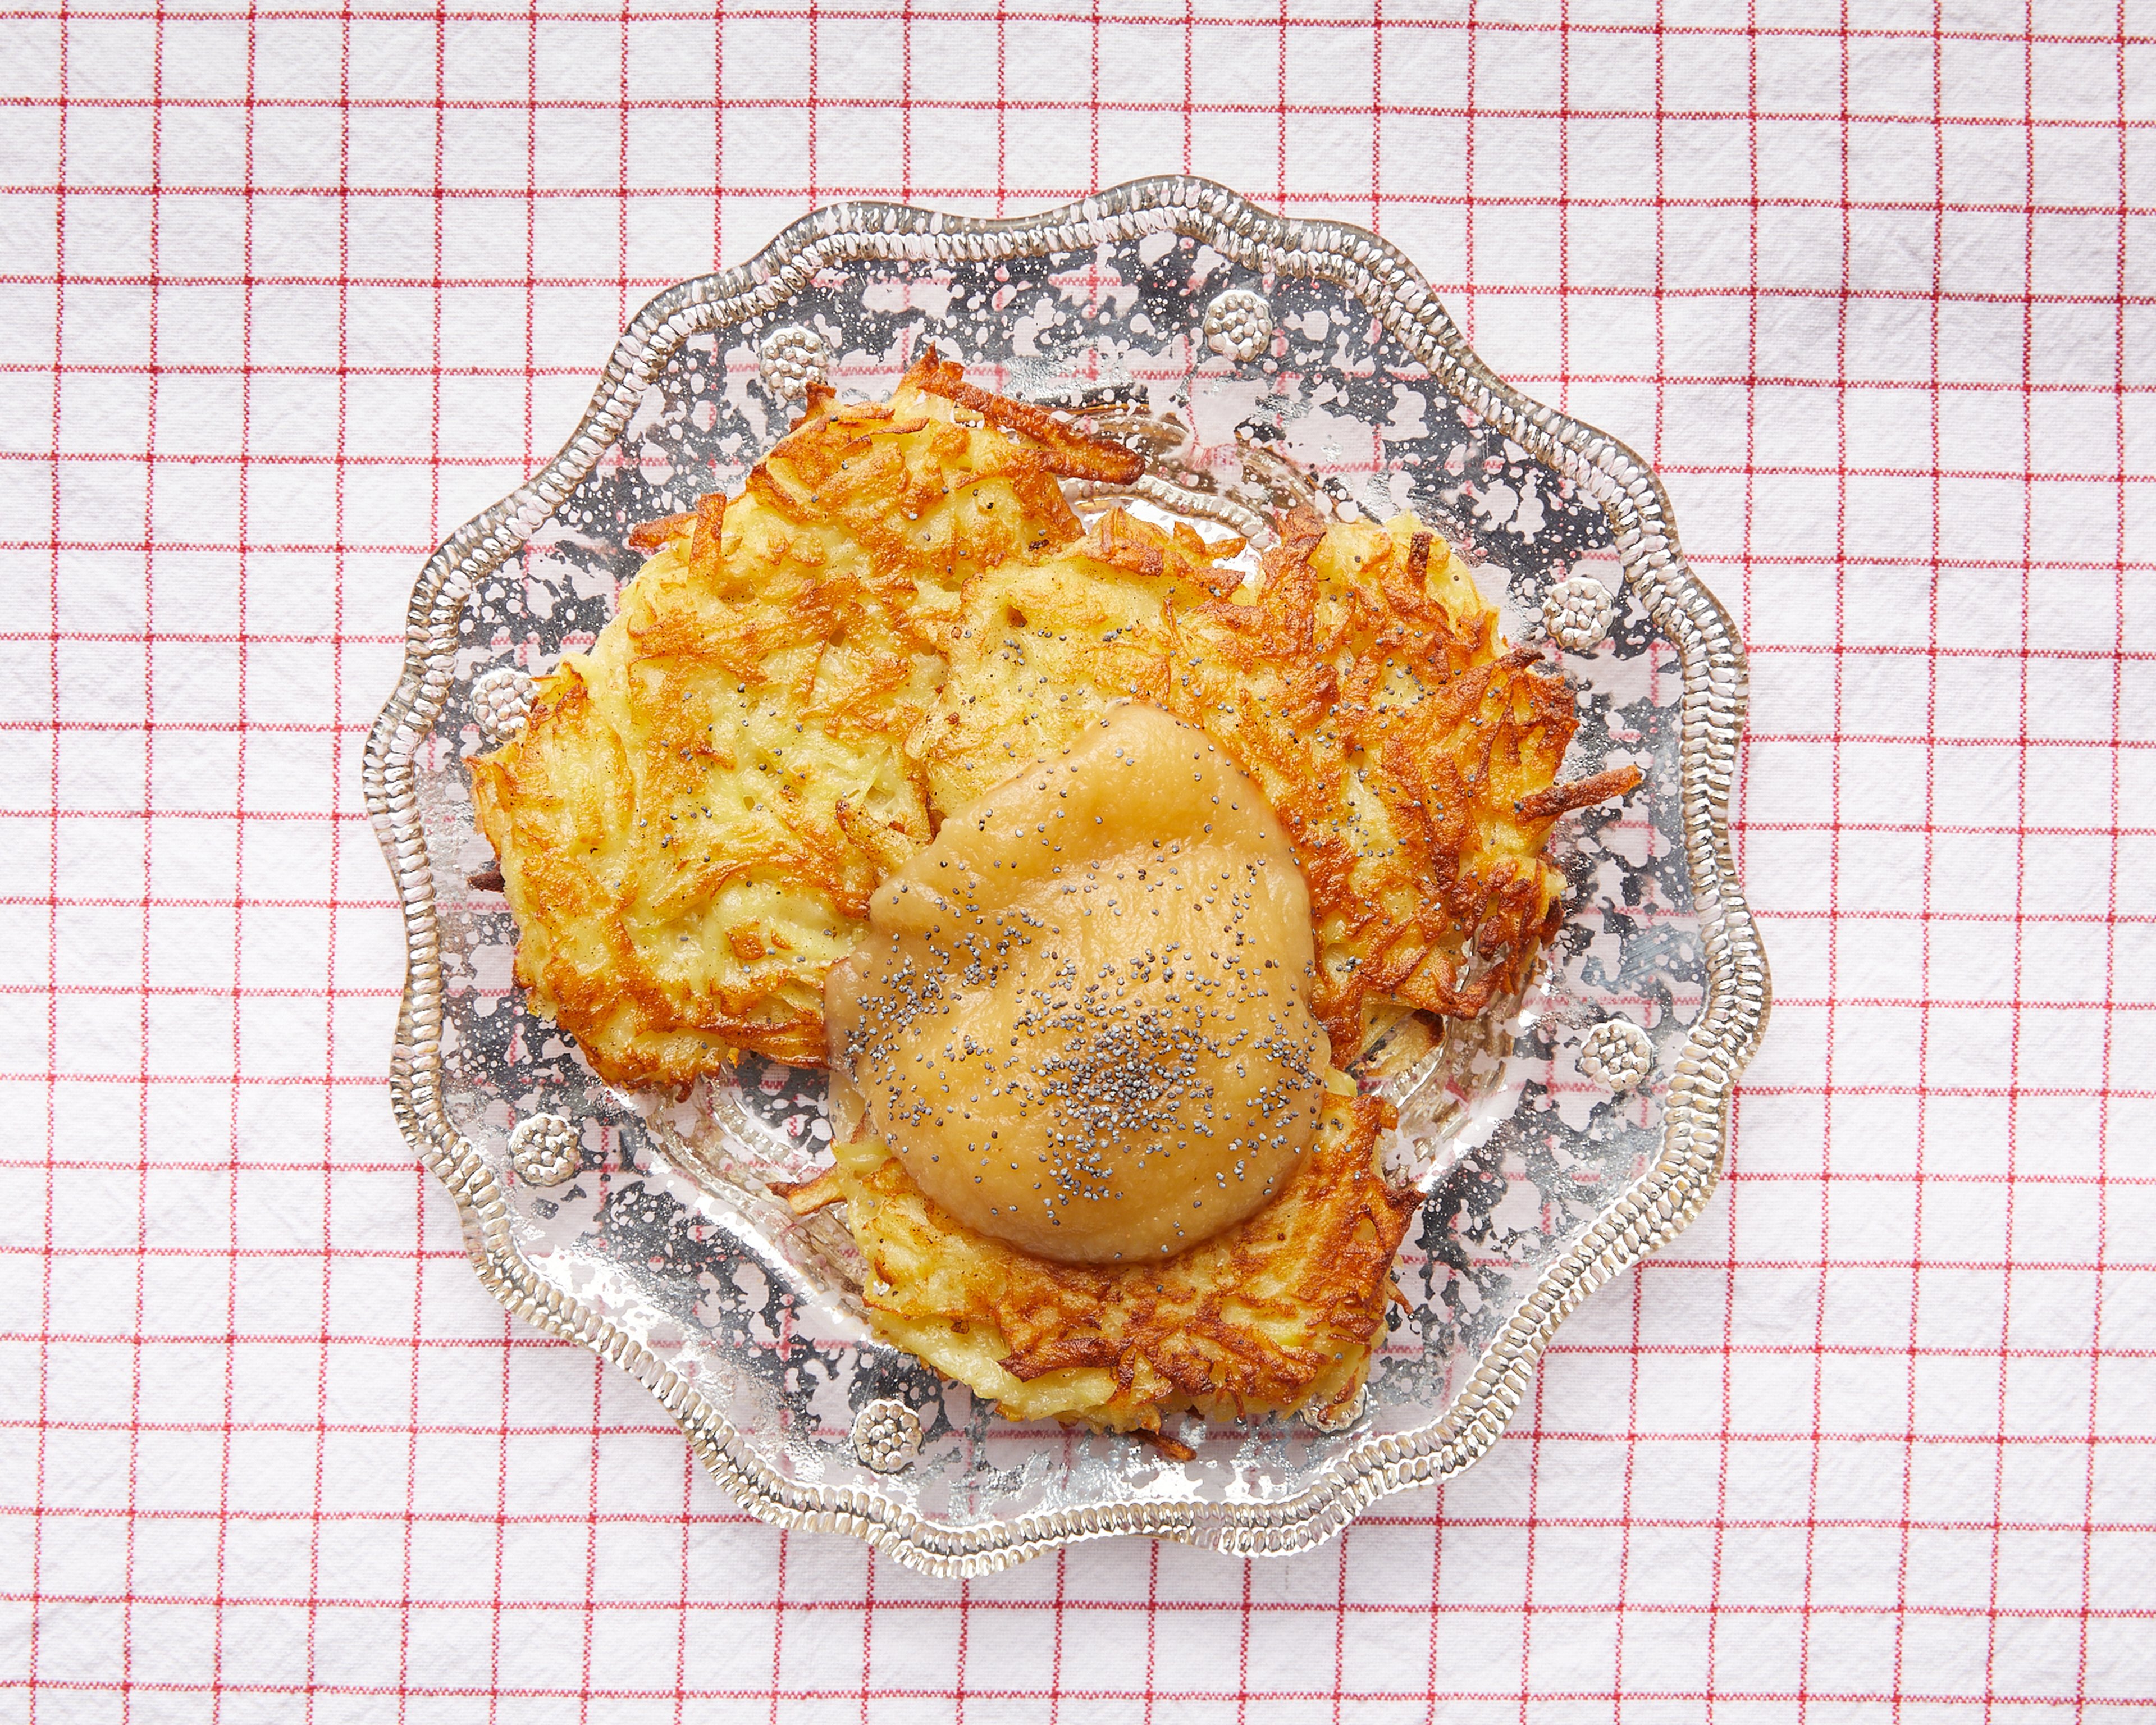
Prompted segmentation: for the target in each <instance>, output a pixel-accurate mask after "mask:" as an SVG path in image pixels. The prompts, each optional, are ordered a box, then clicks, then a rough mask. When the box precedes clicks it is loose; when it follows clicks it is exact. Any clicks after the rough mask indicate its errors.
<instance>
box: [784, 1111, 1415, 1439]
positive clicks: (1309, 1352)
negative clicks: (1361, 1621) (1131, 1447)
mask: <svg viewBox="0 0 2156 1725" xmlns="http://www.w3.org/2000/svg"><path fill="white" fill-rule="evenodd" d="M1335 1082H1336V1083H1337V1084H1340V1085H1342V1086H1345V1083H1346V1081H1345V1080H1342V1079H1339V1078H1338V1077H1337V1075H1336V1077H1335ZM1389 1124H1390V1110H1389V1108H1388V1106H1386V1104H1384V1103H1383V1102H1381V1101H1378V1100H1376V1099H1375V1098H1373V1097H1367V1096H1340V1095H1338V1094H1337V1093H1336V1094H1332V1095H1329V1096H1328V1097H1327V1106H1326V1108H1325V1111H1324V1114H1323V1116H1322V1118H1321V1120H1320V1122H1319V1124H1318V1131H1317V1138H1316V1140H1315V1142H1312V1145H1311V1147H1310V1149H1309V1150H1308V1151H1307V1152H1306V1153H1305V1155H1304V1156H1303V1158H1301V1162H1300V1163H1299V1164H1298V1167H1297V1169H1296V1173H1295V1175H1294V1176H1293V1178H1291V1181H1290V1183H1289V1184H1288V1186H1287V1187H1286V1189H1285V1190H1284V1191H1283V1192H1282V1193H1281V1195H1280V1196H1279V1197H1278V1198H1276V1199H1274V1200H1273V1202H1272V1203H1270V1204H1267V1205H1266V1206H1265V1209H1261V1210H1260V1211H1259V1212H1258V1213H1257V1214H1255V1216H1252V1217H1251V1218H1250V1219H1249V1220H1247V1221H1245V1222H1243V1223H1240V1224H1238V1225H1236V1226H1235V1227H1234V1228H1231V1229H1229V1230H1227V1231H1225V1232H1224V1233H1222V1234H1218V1235H1214V1237H1213V1238H1212V1239H1210V1240H1205V1241H1204V1242H1202V1243H1200V1244H1199V1245H1194V1246H1193V1247H1191V1248H1190V1249H1189V1250H1187V1251H1184V1252H1182V1253H1180V1254H1178V1255H1177V1256H1175V1257H1173V1258H1171V1259H1168V1260H1166V1261H1164V1262H1162V1263H1158V1264H1145V1265H1133V1266H1128V1267H1122V1266H1114V1267H1110V1266H1088V1265H1079V1264H1058V1263H1053V1262H1050V1261H1049V1260H1045V1259H1042V1258H1036V1257H1033V1256H1031V1255H1028V1254H1027V1253H1025V1252H1023V1251H1020V1250H1019V1249H1018V1248H1016V1247H1015V1246H1013V1245H1008V1244H1006V1243H1005V1242H1004V1241H1002V1240H994V1239H992V1238H990V1237H989V1236H988V1235H984V1234H978V1233H976V1232H974V1231H973V1230H971V1229H968V1228H967V1227H965V1226H963V1225H962V1224H960V1223H959V1222H957V1220H955V1219H953V1218H952V1217H951V1216H950V1215H948V1214H946V1213H945V1212H944V1211H942V1209H938V1208H937V1206H936V1205H935V1204H933V1203H932V1202H931V1201H930V1200H929V1199H927V1197H926V1196H924V1195H923V1194H922V1193H921V1189H920V1188H919V1187H917V1186H916V1185H915V1184H914V1183H913V1181H912V1180H911V1178H910V1177H909V1176H908V1175H907V1173H906V1169H905V1168H904V1166H903V1165H902V1164H901V1163H900V1162H899V1160H898V1158H896V1156H895V1155H893V1154H892V1153H891V1150H890V1149H889V1148H888V1147H886V1146H885V1144H884V1142H882V1141H881V1140H880V1139H878V1138H875V1137H864V1138H860V1139H857V1140H855V1142H852V1143H850V1144H846V1145H842V1146H840V1147H839V1150H838V1158H839V1159H838V1163H837V1165H836V1166H835V1167H834V1168H832V1169H831V1170H830V1171H829V1173H825V1174H824V1175H822V1176H821V1177H819V1178H818V1179H817V1180H816V1181H814V1183H811V1184H809V1185H808V1186H805V1187H803V1188H801V1189H798V1191H796V1192H795V1193H794V1194H793V1195H792V1202H793V1206H794V1208H795V1209H797V1210H799V1211H803V1212H807V1211H809V1210H813V1209H817V1208H819V1207H820V1206H822V1205H824V1204H832V1203H837V1202H839V1201H841V1200H843V1201H844V1204H845V1206H846V1222H847V1226H848V1228H849V1229H850V1230H851V1232H852V1234H853V1236H854V1239H855V1241H856V1242H857V1243H858V1244H859V1245H860V1249H861V1251H862V1254H863V1255H864V1256H865V1257H866V1259H867V1260H868V1263H869V1267H870V1272H871V1273H870V1278H869V1280H868V1282H867V1284H866V1286H865V1287H864V1289H863V1291H862V1298H863V1301H865V1304H866V1306H867V1307H868V1311H869V1314H870V1318H871V1320H872V1322H874V1324H875V1327H876V1329H877V1330H878V1331H879V1332H881V1333H882V1335H883V1336H884V1337H885V1338H886V1339H887V1340H889V1341H891V1343H895V1344H896V1345H897V1346H898V1347H901V1348H905V1349H906V1351H907V1352H908V1353H912V1354H915V1355H917V1356H918V1357H919V1358H921V1359H924V1360H926V1361H927V1363H929V1364H930V1365H932V1366H933V1367H935V1368H936V1369H937V1371H939V1372H941V1373H943V1374H944V1375H945V1376H947V1377H950V1378H957V1380H958V1381H959V1382H960V1383H962V1384H965V1385H966V1386H967V1387H968V1389H972V1390H973V1393H974V1394H977V1395H980V1396H984V1397H986V1398H988V1399H991V1400H993V1401H994V1402H995V1403H996V1404H997V1406H998V1409H1000V1410H1001V1411H1002V1412H1003V1413H1004V1414H1005V1415H1006V1416H1007V1417H1008V1418H1010V1419H1013V1420H1042V1419H1050V1418H1053V1419H1058V1420H1082V1421H1083V1422H1085V1423H1086V1424H1087V1425H1096V1426H1099V1427H1101V1428H1102V1429H1104V1430H1110V1431H1145V1432H1158V1431H1159V1430H1160V1422H1161V1416H1162V1415H1163V1414H1164V1413H1169V1412H1173V1411H1176V1410H1178V1409H1185V1408H1188V1409H1194V1410H1196V1411H1197V1412H1198V1413H1199V1414H1202V1415H1203V1416H1204V1417H1205V1418H1206V1419H1209V1420H1228V1419H1247V1418H1252V1417H1255V1416H1258V1415H1261V1414H1268V1413H1286V1412H1289V1411H1291V1410H1292V1409H1297V1408H1304V1407H1307V1408H1309V1409H1312V1411H1313V1412H1315V1413H1317V1414H1321V1415H1322V1414H1331V1413H1333V1412H1335V1411H1337V1410H1338V1409H1342V1408H1345V1407H1346V1406H1347V1405H1349V1404H1352V1403H1353V1400H1354V1398H1355V1394H1356V1392H1357V1391H1358V1390H1359V1389H1361V1388H1362V1386H1363V1379H1364V1378H1366V1377H1367V1376H1368V1373H1369V1369H1370V1361H1371V1358H1372V1357H1373V1353H1374V1351H1375V1349H1376V1348H1377V1346H1378V1343H1381V1342H1382V1341H1383V1337H1384V1330H1385V1326H1384V1316H1385V1302H1386V1301H1387V1299H1388V1297H1389V1296H1390V1293H1391V1290H1392V1276H1391V1271H1392V1263H1393V1256H1394V1253H1395V1252H1397V1251H1398V1250H1399V1245H1400V1240H1401V1238H1402V1237H1403V1236H1404V1235H1405V1233H1406V1231H1407V1229H1408V1224H1409V1223H1410V1222H1411V1221H1412V1220H1413V1219H1414V1216H1415V1214H1416V1213H1417V1212H1418V1211H1419V1209H1420V1208H1421V1205H1422V1199H1421V1198H1420V1197H1419V1194H1415V1193H1413V1192H1407V1193H1399V1192H1395V1191H1394V1190H1393V1189H1391V1188H1389V1187H1388V1186H1387V1185H1386V1183H1385V1182H1384V1180H1383V1178H1382V1177H1381V1175H1380V1174H1379V1173H1378V1168H1377V1164H1376V1158H1375V1155H1374V1147H1375V1145H1376V1142H1377V1136H1378V1132H1379V1130H1380V1129H1381V1127H1384V1126H1386V1125H1389Z"/></svg>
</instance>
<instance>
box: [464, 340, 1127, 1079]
mask: <svg viewBox="0 0 2156 1725" xmlns="http://www.w3.org/2000/svg"><path fill="white" fill-rule="evenodd" d="M955 369H956V368H955V367H942V369H941V370H939V369H938V368H937V366H936V364H935V362H934V361H933V358H932V357H931V360H930V361H929V362H927V363H925V364H924V365H923V366H921V367H916V371H915V372H914V374H913V376H912V377H911V378H909V380H908V382H907V384H906V387H904V388H901V390H900V391H899V392H898V394H897V395H896V398H894V399H893V400H892V401H891V403H890V404H889V405H874V404H864V405H857V406H847V407H834V406H833V405H832V404H831V403H830V400H829V396H828V394H826V395H824V397H823V398H821V399H819V400H817V401H814V402H812V403H811V406H810V411H809V413H808V415H807V416H806V418H804V420H803V422H802V424H800V425H799V426H798V428H797V429H795V431H794V432H793V434H791V435H790V436H788V438H787V439H785V440H784V441H783V443H781V444H779V445H778V447H777V448H776V449H773V452H772V454H771V455H770V457H769V458H768V459H767V460H766V461H765V462H764V463H763V464H762V465H760V466H758V467H757V469H756V470H754V471H753V472H752V473H751V474H750V475H749V478H748V482H747V487H746V489H745V490H744V492H743V494H742V495H741V496H740V497H738V498H737V499H735V500H733V501H731V502H729V501H726V500H725V499H722V498H719V497H707V498H706V499H704V500H703V501H702V502H701V504H700V505H699V506H698V508H697V511H696V513H695V514H693V515H685V516H675V517H672V518H670V520H668V521H661V522H657V523H654V524H653V525H652V526H650V527H649V528H646V529H642V530H639V534H640V537H633V542H638V543H639V544H641V545H642V546H643V547H644V548H646V549H650V548H653V547H656V549H657V554H656V555H655V556H654V557H652V558H651V559H650V561H649V562H647V563H645V564H644V567H643V568H642V569H641V570H640V571H639V573H638V575H637V578H636V579H635V580H634V581H633V582H631V583H629V586H628V587H627V588H625V589H624V592H623V594H622V598H621V602H620V610H619V614H618V615H617V616H616V617H615V618H614V619H613V621H612V622H611V623H609V624H608V625H607V627H606V629H604V631H603V632H602V634H600V636H599V638H598V641H597V643H596V644H594V645H593V649H592V650H591V652H590V653H589V654H565V655H563V656H562V663H561V665H560V667H559V668H558V669H557V670H555V671H554V672H553V674H552V675H550V676H548V677H547V678H545V679H543V680H542V682H541V684H540V685H539V688H538V691H537V696H536V700H535V701H534V704H533V706H532V709H531V716H530V719H529V721H528V722H527V724H526V727H525V730H524V732H522V734H521V736H520V737H517V738H516V739H514V740H512V741H511V742H508V743H506V744H505V745H504V746H503V747H500V748H499V749H497V750H495V751H494V752H492V753H490V754H485V755H481V756H480V757H477V758H475V760H473V761H472V762H471V763H470V765H471V773H472V794H473V801H474V803H475V809H476V813H477V816H478V820H479V824H480V829H481V830H482V831H483V832H485V834H486V836H487V838H488V839H489V840H490V842H491V843H492V845H493V846H494V849H495V855H496V856H497V858H499V859H500V867H501V875H502V880H503V891H504V892H505V893H506V896H507V897H508V900H509V903H510V906H511V910H512V911H514V912H515V913H516V923H517V927H518V930H519V932H520V935H521V942H520V945H519V947H518V949H517V955H516V976H517V979H518V980H519V981H520V982H521V983H524V984H525V986H526V988H529V989H530V990H531V994H532V998H533V999H534V1001H535V1002H536V1004H538V1005H539V1007H540V1008H541V1009H543V1010H544V1011H546V1012H547V1013H548V1014H550V1015H552V1017H553V1018H554V1019H557V1021H558V1022H559V1023H560V1024H562V1027H563V1028H564V1029H567V1030H568V1031H570V1032H572V1034H574V1035H575V1037H576V1038H577V1042H578V1044H579V1045H580V1046H581V1047H582V1048H583V1052H584V1055H585V1057H586V1058H587V1059H588V1060H589V1061H590V1062H591V1064H592V1065H593V1068H594V1069H595V1070H598V1072H599V1074H600V1075H601V1076H603V1077H605V1078H607V1079H608V1080H609V1081H613V1082H615V1083H619V1084H628V1085H660V1086H680V1085H683V1084H685V1083H687V1082H688V1081H690V1080H692V1079H694V1078H695V1077H696V1076H698V1075H699V1074H700V1073H704V1072H709V1071H713V1070H719V1069H720V1068H721V1067H722V1066H724V1065H726V1064H727V1063H729V1062H731V1060H733V1059H734V1058H735V1056H736V1055H737V1053H738V1052H739V1051H740V1050H744V1049H750V1050H757V1051H758V1052H760V1053H762V1054H766V1055H770V1056H772V1057H773V1058H774V1059H778V1060H787V1061H790V1062H793V1063H794V1064H796V1065H818V1064H820V1063H821V1062H822V1060H823V1058H824V1017H823V992H824V977H825V974H826V973H828V972H829V968H830V967H831V965H832V964H833V963H835V962H836V961H837V960H838V959H839V958H841V957H844V956H845V954H846V953H847V952H849V951H850V950H851V948H852V946H853V944H854V942H855V938H856V937H857V935H858V933H859V930H860V920H861V918H862V917H863V916H864V915H865V912H866V908H867V903H868V896H869V894H870V892H871V891H874V890H875V885H876V883H877V881H879V880H881V879H882V878H883V876H884V875H885V874H887V873H888V872H889V871H890V870H891V868H892V867H894V866H895V865H896V864H897V863H898V862H899V861H901V860H903V859H904V858H905V857H906V856H908V855H911V854H912V852H913V851H914V850H916V849H917V848H918V847H919V846H921V845H925V844H927V842H928V838H929V814H928V804H927V781H926V778H925V775H924V773H922V770H921V767H920V765H919V763H918V762H916V761H914V760H913V759H912V758H911V757H909V756H908V755H907V754H906V752H905V750H904V748H903V747H902V744H903V742H904V739H905V738H906V737H907V736H908V734H909V733H910V732H912V731H914V730H915V729H916V728H917V726H918V723H919V721H920V718H921V714H922V713H923V712H924V711H926V709H927V706H928V704H929V702H930V701H932V698H933V696H934V695H935V692H936V691H937V688H938V687H939V686H940V685H941V684H942V676H943V661H942V657H941V651H940V649H941V645H942V636H943V633H944V628H945V622H946V619H947V618H948V617H949V616H950V615H951V614H953V613H954V612H955V609H956V607H957V601H958V595H959V592H960V590H961V588H962V584H963V583H964V582H965V581H967V580H968V579H969V578H973V577H975V576H977V575H978V573H979V572H982V571H983V570H985V569H988V568H991V567H996V566H998V565H999V564H1001V563H1003V562H1007V561H1009V560H1010V559H1012V558H1014V557H1019V556H1021V555H1023V554H1025V553H1029V552H1039V551H1042V550H1045V549H1048V548H1050V547H1053V546H1055V545H1056V544H1059V543H1061V542H1064V541H1066V540H1069V539H1073V538H1075V537H1076V536H1078V532H1079V526H1078V522H1077V520H1076V518H1075V516H1072V514H1071V513H1070V509H1069V507H1068V506H1066V505H1065V502H1064V501H1063V495H1062V493H1061V492H1060V490H1058V489H1057V485H1056V480H1057V477H1058V475H1060V474H1066V473H1074V474H1077V475H1081V476H1083V477H1090V478H1096V479H1099V478H1113V477H1115V476H1116V475H1118V474H1121V475H1123V476H1125V477H1128V476H1129V475H1130V474H1131V473H1132V471H1134V470H1135V465H1136V462H1135V458H1134V457H1132V456H1131V455H1130V454H1129V453H1128V452H1127V451H1126V450H1123V449H1121V448H1119V447H1116V446H1114V445H1104V444H1093V443H1091V442H1090V441H1089V440H1088V439H1085V438H1083V437H1082V436H1080V435H1079V434H1075V433H1070V432H1067V431H1063V430H1061V429H1060V428H1056V427H1055V426H1054V425H1053V422H1049V424H1050V429H1051V430H1052V431H1054V432H1055V436H1053V437H1050V436H1036V437H1035V438H1034V440H1033V442H1032V443H1031V444H1019V443H1017V442H1014V441H1013V440H1012V439H1009V438H1007V437H1005V436H1004V435H1003V434H1001V433H999V432H998V431H997V430H995V429H993V425H992V424H990V423H988V416H985V415H983V417H982V418H981V419H980V420H979V421H978V423H975V424H971V425H961V424H956V423H954V418H955V416H956V414H957V411H958V410H959V409H966V410H967V411H968V414H969V417H970V416H971V415H972V414H973V413H978V412H979V408H978V402H977V401H976V400H974V399H973V398H977V397H978V395H979V394H980V392H978V391H973V390H972V389H971V387H970V386H968V385H964V384H963V383H962V382H958V381H957V380H956V379H955V377H952V376H949V375H946V374H947V373H950V372H955ZM953 398H956V399H955V400H954V399H953ZM1009 406H1010V407H1011V408H1014V409H1015V408H1016V407H1017V404H1015V403H1012V404H1009ZM1027 411H1029V412H1034V413H1037V411H1038V410H1027ZM1021 417H1022V416H1021ZM1041 417H1042V418H1044V419H1045V416H1041Z"/></svg>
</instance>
